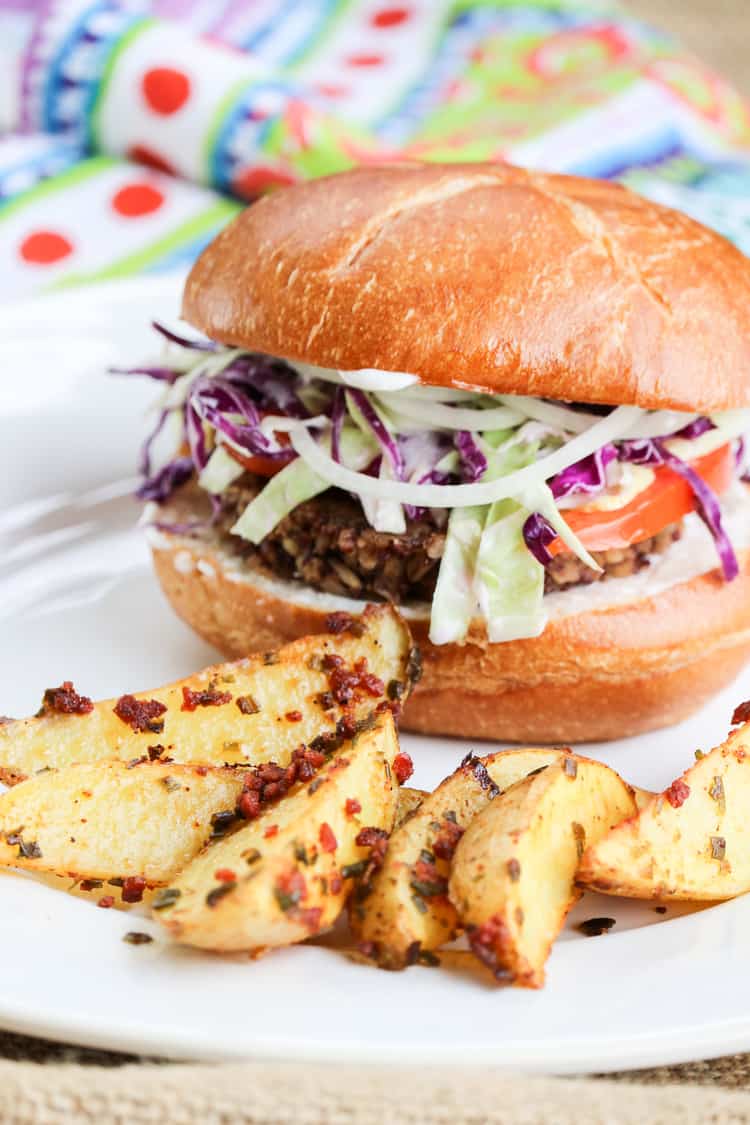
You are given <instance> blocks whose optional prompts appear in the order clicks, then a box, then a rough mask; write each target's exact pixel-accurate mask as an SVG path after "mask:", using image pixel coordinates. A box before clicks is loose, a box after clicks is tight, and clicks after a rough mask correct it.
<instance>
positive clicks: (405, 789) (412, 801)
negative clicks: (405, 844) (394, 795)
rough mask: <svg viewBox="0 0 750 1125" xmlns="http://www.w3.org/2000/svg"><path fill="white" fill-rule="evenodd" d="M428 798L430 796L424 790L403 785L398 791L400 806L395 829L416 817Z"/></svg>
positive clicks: (394, 825) (398, 806)
mask: <svg viewBox="0 0 750 1125" xmlns="http://www.w3.org/2000/svg"><path fill="white" fill-rule="evenodd" d="M428 796H429V794H428V793H427V792H426V790H424V789H411V788H410V787H409V786H406V785H402V787H401V788H400V789H399V791H398V805H397V808H396V819H395V821H394V822H393V827H394V828H399V827H400V826H401V825H402V824H403V823H404V821H405V820H409V819H410V817H412V816H414V813H415V812H416V811H417V809H418V808H419V806H420V805H421V804H422V801H424V799H425V797H428Z"/></svg>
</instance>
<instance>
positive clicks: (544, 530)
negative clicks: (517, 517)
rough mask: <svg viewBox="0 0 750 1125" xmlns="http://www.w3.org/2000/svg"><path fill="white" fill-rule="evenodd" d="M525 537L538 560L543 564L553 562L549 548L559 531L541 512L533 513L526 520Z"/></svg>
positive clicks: (527, 544)
mask: <svg viewBox="0 0 750 1125" xmlns="http://www.w3.org/2000/svg"><path fill="white" fill-rule="evenodd" d="M523 538H524V542H525V543H526V546H527V547H528V548H529V550H530V551H531V553H532V555H533V556H534V558H535V559H536V561H537V562H540V563H541V564H542V566H547V564H548V563H551V562H552V555H551V554H550V552H549V551H548V549H547V548H548V547H549V545H550V543H551V542H552V541H553V539H557V532H556V531H555V529H554V528H553V527H552V525H551V524H550V523H548V521H547V520H546V519H545V518H544V516H542V515H540V514H539V512H534V513H532V515H530V516H529V518H528V519H527V520H526V523H525V524H524V525H523Z"/></svg>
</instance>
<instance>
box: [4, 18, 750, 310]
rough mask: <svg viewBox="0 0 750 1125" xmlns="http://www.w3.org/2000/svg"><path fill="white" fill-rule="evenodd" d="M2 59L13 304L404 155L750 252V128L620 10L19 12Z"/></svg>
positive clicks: (7, 267)
mask: <svg viewBox="0 0 750 1125" xmlns="http://www.w3.org/2000/svg"><path fill="white" fill-rule="evenodd" d="M0 42H2V43H3V44H4V47H3V53H4V55H5V59H4V66H3V70H4V74H5V78H4V79H3V81H4V82H5V88H4V89H0V114H2V113H4V114H5V116H6V118H7V119H8V122H9V124H10V125H11V126H12V127H13V129H14V130H15V131H14V132H13V133H12V134H10V135H9V136H7V137H6V139H5V140H3V141H0V295H2V296H6V297H15V296H20V295H23V294H27V293H31V292H34V291H37V290H40V289H49V288H55V287H59V286H62V285H70V284H75V283H79V282H82V281H90V280H94V279H97V278H105V277H119V276H125V275H129V274H134V273H139V272H143V271H148V270H161V269H169V268H174V267H176V266H179V265H181V264H184V263H185V262H187V261H189V260H191V259H192V258H193V257H194V256H195V254H196V253H197V252H198V250H199V249H200V247H201V246H202V245H204V244H205V242H206V241H207V240H208V239H209V238H210V237H211V236H212V235H213V234H214V232H215V231H216V230H217V229H218V227H219V226H220V225H221V224H223V223H224V222H226V221H227V219H228V218H229V217H230V216H231V215H232V214H233V213H234V212H235V211H236V209H237V207H238V206H239V204H238V203H237V202H236V200H237V199H250V198H252V197H253V196H255V195H256V194H257V193H258V192H259V191H262V190H266V189H267V188H269V187H273V186H274V185H276V184H284V183H289V182H292V181H294V180H297V179H300V178H304V177H309V176H317V175H321V174H324V173H326V172H331V171H335V170H338V169H341V168H345V167H348V166H350V165H352V164H354V163H358V162H362V161H369V160H388V159H393V158H394V157H396V156H397V155H398V156H403V155H404V154H406V155H408V156H410V157H416V158H419V159H426V160H451V161H453V160H510V161H514V162H517V163H521V164H528V165H530V166H534V167H537V168H545V169H555V170H559V171H564V172H575V173H579V174H584V175H590V176H602V177H612V178H616V179H619V180H622V181H623V182H625V183H628V184H629V185H630V186H632V187H634V188H636V189H637V190H639V191H641V192H643V193H644V194H646V195H650V196H651V197H653V198H655V199H659V200H661V201H663V202H665V203H668V204H671V205H673V206H677V207H681V208H682V209H684V210H686V211H688V212H690V213H691V214H693V215H695V216H696V217H697V218H699V219H701V220H703V221H704V222H707V223H709V224H710V225H712V226H714V227H717V228H718V229H719V230H721V231H723V232H724V233H725V234H727V235H728V236H729V237H731V238H733V239H734V240H735V241H736V242H737V243H738V244H739V245H740V246H742V247H743V248H744V249H746V250H747V251H748V252H750V112H749V110H748V106H747V105H746V104H745V102H744V101H743V100H742V98H741V97H740V96H739V95H738V94H737V93H735V91H734V90H733V89H732V88H731V87H730V86H728V85H727V84H726V83H725V82H724V81H723V80H722V79H721V78H719V77H717V76H716V75H715V74H713V73H711V72H710V71H709V70H707V69H706V67H704V66H703V65H702V64H701V63H699V62H697V61H696V60H695V59H693V58H692V57H690V56H687V55H686V54H685V53H684V52H683V51H682V50H681V49H680V48H679V47H677V46H676V45H675V44H674V43H673V42H672V41H671V40H670V39H669V38H667V37H666V36H664V35H663V34H661V33H659V32H657V31H655V30H654V29H652V28H649V27H646V26H644V25H643V24H642V23H639V22H636V21H634V20H632V19H630V18H628V17H627V16H626V15H625V14H624V12H623V10H622V9H621V8H619V7H618V6H617V5H616V4H614V3H612V2H610V0H523V2H520V0H518V2H515V0H404V2H403V3H398V4H397V3H390V2H388V0H152V2H150V3H149V2H148V0H0ZM19 56H20V63H19V64H18V65H15V63H16V61H17V60H18V59H19ZM8 76H10V77H8Z"/></svg>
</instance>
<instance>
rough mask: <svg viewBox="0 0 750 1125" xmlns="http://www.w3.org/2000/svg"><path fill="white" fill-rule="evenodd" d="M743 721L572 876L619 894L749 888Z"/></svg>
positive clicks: (748, 773)
mask: <svg viewBox="0 0 750 1125" xmlns="http://www.w3.org/2000/svg"><path fill="white" fill-rule="evenodd" d="M748 809H750V724H746V725H745V726H743V727H741V728H740V729H739V730H737V731H735V732H734V733H733V734H730V736H729V738H728V739H727V740H726V742H724V743H723V744H722V745H721V746H717V747H716V749H715V750H711V752H710V753H708V754H706V755H705V757H703V758H701V759H699V761H697V762H696V763H695V765H694V766H691V768H690V769H689V770H687V771H686V772H685V773H684V774H683V775H682V777H680V778H678V779H677V781H674V782H673V783H672V784H671V785H670V787H669V788H668V789H667V790H666V791H665V792H664V793H660V794H659V795H657V796H655V797H653V798H652V799H651V801H650V802H649V803H648V804H647V805H646V807H645V808H643V809H642V810H641V811H640V812H639V814H638V815H637V816H635V817H633V818H631V819H629V820H626V821H624V822H623V823H622V824H619V825H617V827H616V828H613V829H612V831H611V832H609V833H607V835H606V836H604V838H603V839H601V840H599V841H598V843H592V845H591V846H590V847H589V848H587V849H586V851H585V852H584V854H583V857H582V859H581V864H580V867H579V870H578V875H577V879H578V882H579V883H580V884H581V885H582V886H585V887H590V888H591V889H592V890H597V891H602V892H604V894H611V895H621V896H624V897H626V898H644V899H685V900H687V901H694V902H699V901H707V902H712V901H718V900H721V899H726V898H733V897H734V896H735V895H740V894H744V893H745V892H746V891H750V828H749V827H748Z"/></svg>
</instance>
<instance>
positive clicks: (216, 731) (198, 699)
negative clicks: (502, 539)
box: [0, 606, 419, 785]
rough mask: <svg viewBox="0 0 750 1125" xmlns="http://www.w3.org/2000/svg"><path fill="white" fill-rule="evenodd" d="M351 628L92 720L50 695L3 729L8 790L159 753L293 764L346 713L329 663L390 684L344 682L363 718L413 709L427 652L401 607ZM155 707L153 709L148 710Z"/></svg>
mask: <svg viewBox="0 0 750 1125" xmlns="http://www.w3.org/2000/svg"><path fill="white" fill-rule="evenodd" d="M342 621H343V624H344V625H346V618H343V619H342V617H341V616H339V617H338V619H336V620H335V621H334V622H333V623H332V624H333V625H334V627H336V628H338V626H339V625H341V624H342ZM349 621H351V622H352V627H351V628H350V629H349V630H348V631H344V632H339V633H338V635H336V634H334V633H330V634H327V635H319V636H314V637H306V638H303V639H302V640H299V641H294V642H293V643H292V644H289V645H285V646H284V647H283V648H281V649H279V650H278V652H274V653H265V654H258V655H255V656H250V657H248V658H247V659H245V660H238V661H236V662H234V663H231V664H219V665H215V666H214V667H212V668H206V669H204V670H203V671H202V672H198V673H196V675H194V676H189V677H188V678H187V679H185V680H178V681H177V682H176V683H173V684H169V685H167V686H166V687H163V688H158V689H156V690H155V691H148V692H140V693H138V694H136V695H135V696H124V697H121V699H120V700H119V701H118V700H115V699H106V700H104V701H103V702H101V703H97V704H95V705H94V707H93V709H92V710H90V711H89V712H88V713H83V714H66V713H59V712H58V711H55V710H54V709H52V707H51V706H50V701H51V703H52V704H53V705H54V703H55V700H54V699H52V697H51V696H50V695H48V693H45V694H46V695H47V700H48V702H47V709H46V710H43V713H41V714H39V715H36V716H34V717H33V718H31V719H19V720H12V721H10V722H5V723H3V724H2V725H0V781H3V782H5V783H6V784H9V785H11V784H14V783H16V782H18V781H20V780H23V778H24V777H28V776H30V775H32V774H34V773H36V772H37V771H39V770H42V769H48V768H53V769H57V768H60V767H61V766H66V765H71V764H72V763H77V762H92V761H99V760H105V759H120V760H124V761H130V760H132V759H134V758H138V757H140V756H142V755H145V754H147V753H148V752H149V750H151V753H152V754H153V753H162V752H163V753H164V754H165V755H168V756H169V757H171V758H172V759H173V760H174V761H179V762H199V763H202V764H207V765H224V764H228V765H237V764H243V763H246V762H250V763H253V762H260V761H268V760H270V759H273V760H275V761H278V762H281V763H284V762H286V761H288V759H289V755H290V754H291V752H292V751H293V750H294V749H295V748H296V747H297V746H299V745H300V744H301V743H303V742H304V743H309V742H310V741H311V740H313V739H314V738H315V737H316V736H317V735H319V734H321V733H323V732H326V731H330V730H333V729H334V728H335V726H336V723H337V721H338V720H339V719H340V718H341V716H342V714H343V708H342V704H341V703H340V702H337V701H336V699H335V698H334V697H333V695H332V694H331V688H332V683H331V678H332V676H333V675H334V673H335V670H332V669H330V668H328V669H327V668H324V667H323V658H324V657H325V656H326V655H338V656H339V657H341V659H342V660H343V662H344V663H343V667H344V668H346V669H351V668H352V667H353V666H354V665H355V664H356V663H357V662H358V661H360V660H366V661H367V670H368V671H369V672H370V673H372V675H373V676H374V677H376V678H377V680H379V681H381V684H382V691H381V690H379V689H378V684H377V680H370V681H368V685H360V686H359V687H354V688H351V687H349V688H347V687H346V685H343V686H342V685H341V684H340V683H339V684H338V685H337V684H336V682H335V681H334V683H333V688H334V691H335V693H336V694H337V695H338V698H339V699H340V700H343V699H344V698H345V696H346V694H347V691H351V692H353V706H354V717H355V718H362V717H363V716H365V715H367V714H368V713H369V711H370V710H371V709H372V708H373V707H374V706H375V705H376V704H377V702H378V701H379V700H380V699H382V698H383V694H384V693H387V694H388V697H389V698H391V699H400V700H405V699H406V698H407V697H408V694H409V691H410V689H411V685H412V683H413V682H414V680H415V679H416V678H418V674H419V657H418V653H417V652H416V650H415V649H413V648H412V642H411V635H410V633H409V629H408V627H407V625H406V624H405V622H404V621H403V619H402V618H401V617H400V616H399V614H398V613H397V612H396V611H395V610H394V609H393V608H392V607H391V606H377V607H376V606H369V607H368V608H367V609H366V610H365V613H364V614H363V616H362V617H361V618H357V619H349ZM123 699H124V700H125V701H126V702H125V704H123V703H122V700H123ZM147 701H152V706H151V707H150V708H148V707H144V706H143V704H144V702H147ZM139 704H141V706H140V707H139V706H138V705H139ZM58 705H59V706H65V705H66V704H65V700H64V699H63V700H62V701H61V702H60V703H59V704H58ZM72 705H75V704H72ZM85 705H86V704H85V703H84V706H85ZM118 712H119V715H118ZM120 716H122V717H120ZM154 747H156V749H154ZM159 747H161V750H160V749H159Z"/></svg>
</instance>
